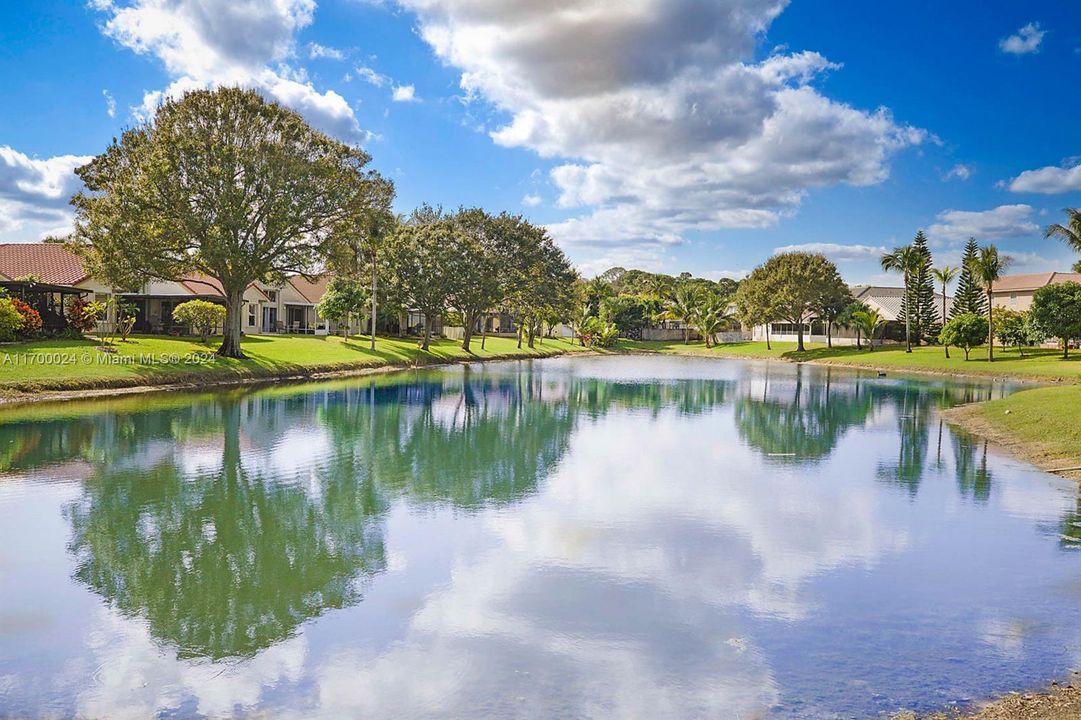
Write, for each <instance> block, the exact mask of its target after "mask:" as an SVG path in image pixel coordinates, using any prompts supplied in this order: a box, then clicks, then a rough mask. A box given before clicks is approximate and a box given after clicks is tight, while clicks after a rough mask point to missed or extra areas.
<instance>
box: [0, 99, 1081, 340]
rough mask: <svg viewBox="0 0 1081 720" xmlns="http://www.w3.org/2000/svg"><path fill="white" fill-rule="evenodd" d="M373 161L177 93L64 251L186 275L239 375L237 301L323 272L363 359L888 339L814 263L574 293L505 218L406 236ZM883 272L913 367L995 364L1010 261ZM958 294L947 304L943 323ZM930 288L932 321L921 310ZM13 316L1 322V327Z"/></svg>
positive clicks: (1055, 228)
mask: <svg viewBox="0 0 1081 720" xmlns="http://www.w3.org/2000/svg"><path fill="white" fill-rule="evenodd" d="M370 161H371V157H370V156H369V155H368V154H367V153H366V152H364V151H363V150H361V149H359V148H357V147H354V146H350V145H347V144H345V143H342V142H339V141H337V140H334V139H333V138H330V137H328V136H327V135H325V134H323V133H321V132H319V131H317V130H315V129H314V128H312V127H311V126H309V125H308V124H307V123H306V122H305V121H304V120H303V119H302V118H301V117H300V116H299V115H298V114H297V113H295V112H293V111H291V110H288V109H286V108H284V107H282V106H280V105H278V104H276V103H273V102H268V101H266V100H265V99H264V98H263V97H262V96H260V95H259V94H258V93H257V92H255V91H251V90H243V89H239V88H229V87H226V88H219V89H216V90H198V91H193V92H189V93H186V94H185V95H184V96H182V97H180V98H177V99H169V100H167V101H166V102H164V103H163V104H162V105H161V106H160V107H159V108H158V110H157V112H156V114H155V116H154V117H153V119H151V120H150V121H148V122H146V123H144V124H141V125H139V126H137V127H134V128H131V129H128V130H126V131H125V132H124V133H123V134H122V135H121V136H120V138H119V139H114V140H113V142H112V143H111V144H110V145H109V147H108V148H107V149H106V150H105V152H103V153H102V154H101V155H99V156H97V157H96V158H94V159H93V160H91V161H90V162H89V163H87V164H86V165H84V166H82V167H79V168H78V169H77V170H76V172H77V173H78V175H79V177H80V178H81V179H82V180H83V182H84V184H85V186H86V190H85V191H84V192H80V193H78V194H76V195H75V196H74V197H73V198H72V204H73V206H74V207H75V212H76V229H75V233H74V234H73V236H72V239H71V244H72V246H73V247H74V248H75V249H76V250H77V251H78V252H80V253H82V254H83V255H84V256H85V258H86V260H87V263H88V268H89V270H90V272H91V273H92V274H94V275H95V276H97V277H99V278H100V279H102V280H103V281H105V282H107V283H109V284H111V285H112V286H114V287H116V288H121V289H127V290H135V289H136V288H139V287H140V286H142V285H144V284H145V283H146V282H147V281H149V280H154V279H162V280H174V279H178V278H181V277H184V276H187V275H190V274H192V273H201V274H205V275H206V276H209V277H211V278H213V279H214V280H216V281H217V282H218V283H220V285H221V287H222V290H223V294H224V296H225V309H226V315H225V320H224V333H223V334H224V337H223V341H222V345H221V347H220V348H219V350H218V353H219V354H220V355H222V356H225V357H235V358H240V357H243V353H242V352H241V347H240V336H241V319H242V314H243V296H244V292H245V290H246V289H247V288H248V287H249V285H251V284H252V283H255V282H262V283H266V284H268V285H277V284H281V283H282V282H284V280H285V278H286V277H287V276H289V275H293V274H297V275H303V276H306V277H314V276H315V275H317V274H319V273H322V272H324V271H327V270H330V271H333V273H334V276H333V280H332V281H331V282H330V284H329V287H328V291H327V293H326V295H325V297H324V299H323V302H322V303H321V304H320V306H319V311H320V314H321V315H322V316H323V317H325V318H328V319H332V320H337V321H339V322H340V323H342V324H343V326H344V327H346V328H350V327H351V326H352V321H353V320H354V319H363V318H366V319H367V321H368V322H369V328H370V331H371V346H372V348H373V349H374V347H375V329H376V326H377V322H378V319H379V318H380V316H381V314H382V316H383V317H388V318H389V317H393V316H397V317H398V318H399V327H401V326H402V325H403V324H404V319H403V315H404V313H405V312H406V311H407V310H414V311H419V312H420V313H422V314H423V316H424V318H425V322H424V326H425V331H424V338H423V341H422V346H423V348H424V349H425V350H427V349H428V345H429V341H430V338H431V328H432V327H433V325H434V324H435V321H436V319H437V318H439V317H441V316H446V315H447V314H448V313H449V314H452V315H454V316H455V320H456V321H457V322H460V323H461V325H462V327H463V328H464V338H463V342H462V344H463V347H464V348H465V349H466V350H469V349H470V344H471V342H472V340H473V337H472V335H473V330H474V327H475V326H476V324H477V323H476V321H477V319H478V318H479V317H481V316H482V315H483V314H484V313H487V312H491V311H494V310H499V311H500V312H503V313H507V314H509V315H510V316H511V317H512V318H513V320H514V323H515V325H516V327H517V328H518V331H519V335H518V337H519V346H521V344H522V342H527V343H528V344H529V346H530V347H532V346H533V345H534V342H535V340H536V338H537V337H538V336H539V335H541V334H542V333H543V332H544V328H545V326H547V328H548V332H551V328H552V327H553V326H554V325H555V324H557V323H560V322H566V323H569V324H571V325H574V326H575V329H576V332H577V335H578V336H579V338H580V339H581V342H582V343H583V344H601V345H603V344H610V343H611V342H613V341H614V339H615V338H616V337H617V336H618V335H623V336H626V337H637V336H639V335H640V333H641V331H642V330H643V329H644V328H645V327H647V326H650V325H653V324H656V323H659V322H664V321H678V322H680V323H682V325H683V326H684V327H685V328H688V327H693V328H694V329H695V330H697V331H698V332H699V334H700V335H701V336H702V337H703V339H704V340H705V342H706V344H707V346H708V345H709V344H710V343H711V341H712V338H713V337H714V336H715V335H716V334H717V333H719V332H721V331H723V330H725V329H727V328H729V327H732V326H734V324H735V323H736V320H737V318H738V320H739V321H741V322H742V323H744V324H746V325H751V326H755V325H765V327H766V328H767V332H766V342H767V345H768V344H769V342H770V339H769V326H770V323H771V322H774V321H778V320H781V321H785V322H789V323H792V324H794V325H795V326H796V328H797V341H798V342H797V349H798V350H799V351H804V350H805V346H804V334H803V328H804V325H805V324H806V323H807V322H810V321H812V320H817V321H820V322H822V323H823V324H824V326H825V328H826V333H827V344H829V345H830V346H832V330H833V327H834V326H835V325H836V326H839V327H845V328H855V329H856V330H857V345H860V342H861V338H862V337H866V338H867V339H868V340H869V341H870V343H871V349H872V350H873V349H874V345H873V342H874V338H875V334H876V333H879V332H880V331H881V329H882V327H883V325H884V322H883V319H882V317H881V316H880V315H879V314H878V313H876V312H874V311H872V310H871V308H869V307H867V306H866V305H863V304H862V303H859V302H856V301H855V300H854V298H853V297H852V295H851V293H850V291H849V288H848V286H847V285H846V284H845V283H844V281H843V280H842V278H841V275H840V273H839V272H838V271H837V267H836V266H835V265H834V264H833V263H832V262H830V261H829V260H828V259H827V258H825V257H823V256H821V255H816V254H811V253H800V252H793V253H784V254H780V255H775V256H774V257H772V258H770V259H769V260H768V261H767V262H765V263H764V264H763V265H761V266H759V267H758V268H756V269H755V270H754V271H753V272H752V273H751V274H750V276H749V277H747V278H746V279H744V280H743V281H741V282H739V283H736V282H735V281H732V280H724V279H722V280H720V281H710V280H706V279H702V278H694V277H692V276H691V275H690V274H689V273H683V274H682V275H680V276H678V277H672V276H667V275H659V274H651V273H645V272H642V271H638V270H624V269H623V268H613V269H612V270H609V271H608V272H606V273H604V274H602V275H601V276H599V277H598V278H595V279H594V280H591V281H588V282H586V281H583V280H581V279H580V278H578V276H577V274H576V273H575V271H574V270H573V268H572V267H571V265H570V263H569V261H568V260H567V258H566V257H565V256H564V254H563V253H562V251H561V250H560V249H559V248H558V247H557V246H556V245H555V243H554V242H553V241H552V240H551V238H550V237H548V235H547V234H546V232H545V231H544V229H543V228H540V227H537V226H534V225H532V224H530V223H529V222H528V221H526V220H525V219H524V218H522V217H521V216H519V215H511V214H508V213H502V214H499V215H492V214H490V213H487V212H485V211H484V210H482V209H480V208H461V209H459V210H458V211H456V212H452V213H447V212H444V211H443V210H442V209H441V208H433V207H430V206H427V205H425V206H422V207H421V208H419V209H417V210H415V211H414V212H413V213H412V214H410V215H409V216H408V217H405V218H403V217H398V216H395V215H394V214H393V213H392V211H391V202H392V201H393V198H394V185H393V183H392V182H391V181H390V180H388V179H386V178H384V177H382V176H381V175H380V174H379V173H377V172H375V171H373V170H371V169H370V168H368V164H369V163H370ZM1067 215H1068V218H1069V219H1068V222H1067V223H1066V224H1065V225H1052V226H1050V227H1048V228H1047V235H1048V236H1049V237H1058V238H1061V239H1062V240H1064V241H1065V242H1066V243H1067V244H1069V245H1070V246H1071V247H1073V248H1075V249H1077V250H1078V251H1081V212H1079V211H1077V210H1073V209H1069V210H1067ZM881 264H882V267H883V269H885V270H887V271H894V272H897V273H899V274H900V275H901V276H902V278H903V281H904V297H903V300H902V303H901V313H900V318H899V319H900V321H901V322H903V323H904V325H905V333H904V334H905V341H906V349H907V350H908V351H911V349H912V346H913V345H919V344H921V343H933V342H936V341H938V342H943V344H944V345H945V346H946V353H947V356H948V354H949V344H950V342H949V339H950V338H953V339H955V340H956V339H957V338H958V337H960V336H961V335H963V336H964V337H965V338H966V342H968V341H969V340H971V335H972V332H973V330H974V329H975V328H977V327H978V328H980V329H981V330H983V332H984V333H985V335H984V337H985V338H986V340H987V345H988V359H989V360H993V358H994V349H993V345H994V343H993V340H994V338H995V337H996V327H995V326H996V318H995V317H994V314H993V309H992V307H991V297H992V296H991V289H992V286H993V284H994V282H995V281H997V280H998V279H999V278H1000V277H1001V275H1002V274H1003V273H1004V272H1005V270H1006V269H1007V268H1008V267H1009V264H1010V259H1009V258H1008V257H1006V256H1003V255H1001V254H1000V253H999V252H998V250H997V249H996V248H995V246H993V245H989V246H986V247H979V246H978V245H977V243H976V241H975V240H974V239H972V240H970V241H969V242H968V244H967V246H966V247H965V252H964V258H963V261H962V264H961V267H960V268H956V269H954V268H950V267H938V268H936V267H934V265H933V262H932V256H931V250H930V248H929V246H928V242H927V239H926V237H925V236H924V234H923V233H922V232H919V233H917V234H916V237H915V239H914V240H913V242H912V243H911V244H910V245H906V246H902V247H899V248H896V249H895V250H893V251H892V252H890V253H887V254H886V255H885V256H884V257H883V258H882V263H881ZM954 279H956V280H957V289H956V293H955V299H954V302H953V304H952V306H951V307H947V305H946V302H945V295H946V292H947V290H948V286H949V284H950V282H951V281H953V280H954ZM936 283H937V284H938V285H939V286H940V287H941V289H942V295H943V298H942V301H941V303H936V301H935V293H936ZM1052 287H1053V288H1060V289H1057V290H1056V289H1045V290H1046V292H1044V291H1041V293H1037V297H1036V302H1037V307H1034V308H1033V312H1032V315H1033V317H1034V318H1038V321H1034V322H1031V323H1028V326H1029V327H1030V328H1031V331H1030V333H1029V335H1028V337H1029V338H1033V337H1036V336H1037V335H1038V334H1039V333H1045V334H1047V335H1054V336H1057V337H1060V338H1063V339H1064V340H1065V341H1066V342H1067V343H1068V341H1069V339H1070V338H1075V337H1081V331H1078V332H1075V329H1074V328H1073V326H1072V325H1071V324H1070V322H1071V321H1073V320H1074V319H1076V318H1077V315H1078V313H1076V312H1074V310H1073V308H1074V307H1075V305H1074V302H1075V301H1074V294H1073V293H1075V290H1077V292H1076V295H1077V298H1081V285H1079V286H1077V288H1076V289H1075V288H1073V287H1072V286H1070V284H1067V287H1065V289H1062V288H1063V286H1052ZM1041 298H1043V299H1042V300H1041ZM1077 302H1078V303H1081V299H1079V300H1078V301H1077ZM733 306H734V307H735V309H736V312H735V313H733V312H732V311H731V310H730V308H732V307H733ZM1079 307H1081V306H1079ZM8 314H9V315H11V316H12V322H15V313H14V312H9V313H8ZM972 315H975V316H979V317H982V318H985V319H986V327H984V326H983V325H981V324H979V323H973V322H972V321H971V318H969V316H972ZM962 316H964V317H965V318H966V319H965V322H964V323H962V324H963V326H964V327H963V328H961V327H960V326H959V325H957V324H955V326H954V327H953V328H952V329H951V331H950V333H947V334H945V335H944V334H943V331H944V329H945V328H944V327H943V324H944V322H945V325H946V326H947V327H948V326H949V325H950V322H953V321H954V320H957V319H958V318H960V317H962ZM1077 322H1081V319H1078V320H1077ZM1075 324H1076V323H1075ZM1014 325H1016V323H1014ZM481 327H482V328H485V327H486V324H484V323H482V324H481ZM1037 328H1039V329H1037ZM961 329H964V330H965V332H963V333H960V335H959V331H960V330H961ZM204 331H205V330H204ZM684 339H685V340H686V339H687V338H686V335H685V338H684ZM481 343H482V345H483V343H484V338H483V337H482V338H481ZM966 349H967V346H966ZM966 355H967V352H966Z"/></svg>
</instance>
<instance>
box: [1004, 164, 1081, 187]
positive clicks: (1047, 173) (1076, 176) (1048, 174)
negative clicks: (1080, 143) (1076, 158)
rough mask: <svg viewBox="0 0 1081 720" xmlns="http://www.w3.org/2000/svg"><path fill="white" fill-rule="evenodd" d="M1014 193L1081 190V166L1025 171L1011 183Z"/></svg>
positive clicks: (1052, 166) (1050, 166) (1048, 167)
mask: <svg viewBox="0 0 1081 720" xmlns="http://www.w3.org/2000/svg"><path fill="white" fill-rule="evenodd" d="M1009 188H1010V190H1012V191H1013V192H1031V193H1043V194H1046V195H1055V194H1058V193H1064V192H1070V191H1074V190H1081V164H1077V165H1073V166H1070V167H1056V166H1054V165H1049V166H1047V167H1042V168H1039V169H1037V170H1025V171H1024V172H1023V173H1021V174H1020V175H1018V176H1017V177H1015V178H1013V179H1012V180H1010V182H1009Z"/></svg>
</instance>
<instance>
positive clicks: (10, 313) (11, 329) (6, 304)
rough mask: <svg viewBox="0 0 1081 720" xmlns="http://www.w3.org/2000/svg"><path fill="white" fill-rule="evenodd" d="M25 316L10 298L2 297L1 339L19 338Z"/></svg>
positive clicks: (0, 305)
mask: <svg viewBox="0 0 1081 720" xmlns="http://www.w3.org/2000/svg"><path fill="white" fill-rule="evenodd" d="M23 322H24V321H23V316H22V313H20V312H19V311H18V310H16V309H15V304H14V303H13V302H12V301H11V300H10V299H8V298H0V341H4V342H11V341H12V340H17V339H18V338H19V335H20V334H21V333H22V330H23Z"/></svg>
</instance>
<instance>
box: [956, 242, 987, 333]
mask: <svg viewBox="0 0 1081 720" xmlns="http://www.w3.org/2000/svg"><path fill="white" fill-rule="evenodd" d="M978 252H979V246H978V245H976V238H969V239H968V244H967V245H965V255H964V257H963V258H962V259H961V274H960V275H958V276H957V292H956V293H955V294H954V298H953V309H952V310H950V317H951V318H952V317H954V316H956V315H960V314H961V313H975V314H976V315H981V316H982V315H986V314H987V297H986V296H985V295H984V294H983V288H982V287H980V283H979V281H977V280H976V277H975V276H974V275H973V274H972V261H973V260H975V259H976V255H977V253H978Z"/></svg>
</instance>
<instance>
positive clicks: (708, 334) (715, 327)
mask: <svg viewBox="0 0 1081 720" xmlns="http://www.w3.org/2000/svg"><path fill="white" fill-rule="evenodd" d="M731 317H732V314H731V313H729V312H728V304H727V303H726V302H725V301H724V300H722V299H721V298H719V297H717V296H716V295H714V294H712V293H710V294H708V295H706V296H705V297H704V298H703V299H702V301H701V302H700V303H699V305H698V307H697V308H696V309H695V311H694V313H693V315H692V322H693V323H694V326H695V328H696V329H697V330H698V332H699V333H700V334H701V335H702V338H703V339H705V341H706V347H707V348H708V347H713V336H714V335H715V334H716V333H718V332H720V330H721V328H723V327H724V325H725V323H727V322H728V320H729V319H730V318H731Z"/></svg>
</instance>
